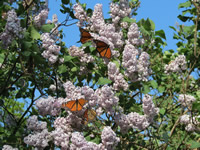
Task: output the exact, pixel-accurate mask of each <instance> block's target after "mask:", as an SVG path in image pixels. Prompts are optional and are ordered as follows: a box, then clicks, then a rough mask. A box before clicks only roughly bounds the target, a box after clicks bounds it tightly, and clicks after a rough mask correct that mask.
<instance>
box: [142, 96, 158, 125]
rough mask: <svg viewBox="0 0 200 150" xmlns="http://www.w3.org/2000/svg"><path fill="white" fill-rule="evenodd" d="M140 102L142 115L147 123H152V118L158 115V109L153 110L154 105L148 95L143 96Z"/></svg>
mask: <svg viewBox="0 0 200 150" xmlns="http://www.w3.org/2000/svg"><path fill="white" fill-rule="evenodd" d="M142 102H143V104H142V107H143V110H144V114H145V115H146V116H147V118H148V120H149V122H153V118H154V116H156V115H157V114H158V113H159V108H155V105H154V103H153V101H152V97H151V96H150V95H148V94H146V95H144V98H143V99H142Z"/></svg>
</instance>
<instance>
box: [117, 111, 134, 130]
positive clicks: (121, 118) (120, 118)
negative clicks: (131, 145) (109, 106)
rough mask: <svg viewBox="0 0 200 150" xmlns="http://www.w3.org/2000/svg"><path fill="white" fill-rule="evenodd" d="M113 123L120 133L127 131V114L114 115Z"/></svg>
mask: <svg viewBox="0 0 200 150" xmlns="http://www.w3.org/2000/svg"><path fill="white" fill-rule="evenodd" d="M115 123H116V124H117V125H118V126H119V127H120V132H121V133H127V131H128V130H129V129H130V128H131V127H130V125H129V120H128V116H127V115H125V114H123V113H119V114H117V115H115Z"/></svg>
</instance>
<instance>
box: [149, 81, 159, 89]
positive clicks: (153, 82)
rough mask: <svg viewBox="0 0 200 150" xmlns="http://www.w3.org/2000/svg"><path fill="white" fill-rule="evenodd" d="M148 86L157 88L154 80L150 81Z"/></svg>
mask: <svg viewBox="0 0 200 150" xmlns="http://www.w3.org/2000/svg"><path fill="white" fill-rule="evenodd" d="M150 84H151V86H152V87H153V88H154V89H156V88H157V87H158V83H157V82H156V81H155V80H151V81H150Z"/></svg>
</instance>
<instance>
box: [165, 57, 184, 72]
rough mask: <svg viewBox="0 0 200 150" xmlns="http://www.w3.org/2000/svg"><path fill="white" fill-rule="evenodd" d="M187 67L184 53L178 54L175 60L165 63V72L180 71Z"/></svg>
mask: <svg viewBox="0 0 200 150" xmlns="http://www.w3.org/2000/svg"><path fill="white" fill-rule="evenodd" d="M186 69H187V63H186V58H185V56H184V55H179V56H178V57H176V59H175V60H173V61H171V62H170V63H169V64H168V65H165V73H167V74H170V73H173V72H174V73H181V72H182V71H183V70H186Z"/></svg>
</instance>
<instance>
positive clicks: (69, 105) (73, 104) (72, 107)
mask: <svg viewBox="0 0 200 150" xmlns="http://www.w3.org/2000/svg"><path fill="white" fill-rule="evenodd" d="M76 103H77V101H76V100H71V101H69V102H66V103H63V104H62V107H63V108H65V107H67V108H69V109H70V110H71V111H76Z"/></svg>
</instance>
